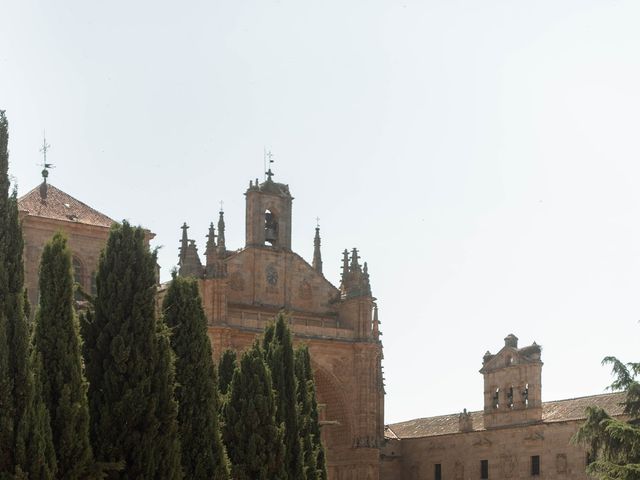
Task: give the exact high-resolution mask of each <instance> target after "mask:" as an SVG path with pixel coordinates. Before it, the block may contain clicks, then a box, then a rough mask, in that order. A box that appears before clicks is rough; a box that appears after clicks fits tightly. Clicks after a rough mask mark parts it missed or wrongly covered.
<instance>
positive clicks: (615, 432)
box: [573, 357, 640, 480]
mask: <svg viewBox="0 0 640 480" xmlns="http://www.w3.org/2000/svg"><path fill="white" fill-rule="evenodd" d="M602 363H603V364H608V365H611V366H612V370H613V374H614V376H615V380H614V382H613V383H612V384H611V387H610V388H611V389H612V390H622V391H624V392H625V400H624V401H623V402H622V405H623V407H624V414H625V416H626V417H627V419H626V420H622V419H619V418H612V417H611V416H610V415H609V414H608V413H607V412H605V411H604V410H603V409H602V408H599V407H588V408H587V420H586V421H585V423H584V424H583V425H582V427H580V430H578V432H577V433H576V435H575V436H574V438H573V440H574V442H577V443H582V444H586V445H588V446H589V448H590V456H591V457H592V458H594V461H593V462H592V463H590V464H589V466H588V467H587V473H589V474H590V475H592V476H593V477H595V478H597V479H600V480H639V479H640V383H638V376H640V363H627V364H624V363H622V362H621V361H620V360H618V359H617V358H615V357H606V358H605V359H604V360H603V361H602Z"/></svg>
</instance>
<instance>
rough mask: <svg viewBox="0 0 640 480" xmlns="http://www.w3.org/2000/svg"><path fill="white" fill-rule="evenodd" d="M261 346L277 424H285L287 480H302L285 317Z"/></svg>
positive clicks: (291, 357)
mask: <svg viewBox="0 0 640 480" xmlns="http://www.w3.org/2000/svg"><path fill="white" fill-rule="evenodd" d="M263 343H264V346H265V359H266V361H267V365H268V366H269V369H270V370H271V375H272V378H273V388H274V390H275V391H276V401H277V411H276V420H277V421H278V422H282V423H283V424H284V444H285V449H286V453H285V470H286V472H287V475H288V478H289V479H290V480H294V479H295V480H298V479H303V478H305V477H304V467H303V456H302V444H301V439H300V427H299V425H298V401H297V382H296V375H295V366H294V353H293V342H292V340H291V331H290V330H289V327H288V326H287V324H286V321H285V317H284V314H282V313H280V314H279V315H278V317H277V318H276V321H275V323H274V324H272V325H270V326H268V327H267V329H266V330H265V336H264V340H263Z"/></svg>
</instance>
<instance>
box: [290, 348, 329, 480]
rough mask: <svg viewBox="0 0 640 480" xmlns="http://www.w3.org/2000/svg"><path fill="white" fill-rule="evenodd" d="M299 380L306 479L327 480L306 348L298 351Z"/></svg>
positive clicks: (296, 353) (311, 374) (313, 385)
mask: <svg viewBox="0 0 640 480" xmlns="http://www.w3.org/2000/svg"><path fill="white" fill-rule="evenodd" d="M295 363H296V378H297V379H298V396H297V399H298V407H299V412H300V417H299V423H300V438H301V440H302V450H303V453H302V455H303V459H304V466H305V474H306V476H307V480H326V478H327V466H326V464H325V456H324V446H323V445H322V440H321V438H320V423H319V419H318V403H317V401H316V387H315V381H314V378H313V370H312V368H311V356H310V355H309V348H308V347H307V346H306V345H300V346H299V347H298V348H297V349H296V352H295Z"/></svg>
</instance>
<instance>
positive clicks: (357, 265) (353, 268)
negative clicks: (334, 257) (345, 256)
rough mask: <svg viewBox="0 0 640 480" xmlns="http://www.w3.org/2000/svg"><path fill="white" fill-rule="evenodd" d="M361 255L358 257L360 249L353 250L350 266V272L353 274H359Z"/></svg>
mask: <svg viewBox="0 0 640 480" xmlns="http://www.w3.org/2000/svg"><path fill="white" fill-rule="evenodd" d="M359 259H360V255H358V249H357V248H354V249H352V250H351V265H349V270H350V271H351V272H359V271H361V270H360V262H358V260H359Z"/></svg>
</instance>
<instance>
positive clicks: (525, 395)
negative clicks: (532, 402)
mask: <svg viewBox="0 0 640 480" xmlns="http://www.w3.org/2000/svg"><path fill="white" fill-rule="evenodd" d="M522 403H524V407H525V408H527V407H528V406H529V384H528V383H527V384H526V385H525V386H524V390H522Z"/></svg>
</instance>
